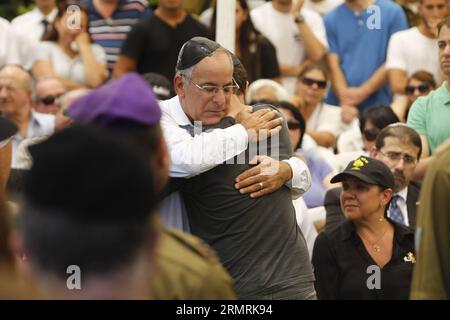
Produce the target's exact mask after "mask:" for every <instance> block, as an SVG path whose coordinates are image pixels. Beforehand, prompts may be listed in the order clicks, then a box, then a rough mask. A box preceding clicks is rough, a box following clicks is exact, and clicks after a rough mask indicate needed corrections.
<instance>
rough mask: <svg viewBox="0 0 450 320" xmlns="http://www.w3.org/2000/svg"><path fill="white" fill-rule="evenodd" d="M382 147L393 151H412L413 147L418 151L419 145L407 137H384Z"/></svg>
mask: <svg viewBox="0 0 450 320" xmlns="http://www.w3.org/2000/svg"><path fill="white" fill-rule="evenodd" d="M382 149H383V150H385V151H394V152H412V151H413V150H415V149H417V151H418V150H419V147H418V146H416V145H415V144H414V143H413V142H412V141H411V140H410V139H408V138H398V137H386V138H384V146H383V148H382Z"/></svg>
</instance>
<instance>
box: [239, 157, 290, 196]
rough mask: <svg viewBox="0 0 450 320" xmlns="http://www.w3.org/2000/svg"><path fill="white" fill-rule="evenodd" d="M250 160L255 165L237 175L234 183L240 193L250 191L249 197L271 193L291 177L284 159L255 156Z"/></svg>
mask: <svg viewBox="0 0 450 320" xmlns="http://www.w3.org/2000/svg"><path fill="white" fill-rule="evenodd" d="M252 162H254V163H255V164H257V165H256V166H255V167H253V168H251V169H248V170H246V171H245V172H243V173H241V174H240V175H239V176H237V177H236V184H235V188H236V189H239V192H240V193H242V194H247V193H250V197H251V198H258V197H261V196H264V195H266V194H269V193H272V192H274V191H276V190H278V189H279V188H281V187H282V186H283V185H284V184H285V183H286V182H287V181H289V180H290V179H291V178H292V169H291V167H290V166H289V164H288V163H287V162H285V161H277V160H274V159H272V158H270V157H268V156H256V157H255V158H254V159H253V160H252Z"/></svg>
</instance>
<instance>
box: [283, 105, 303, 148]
mask: <svg viewBox="0 0 450 320" xmlns="http://www.w3.org/2000/svg"><path fill="white" fill-rule="evenodd" d="M276 106H277V107H278V109H285V110H288V111H290V112H291V113H292V115H293V116H294V119H295V120H297V122H298V125H299V128H298V129H299V130H300V140H299V141H298V143H297V145H296V146H295V150H297V149H298V148H300V147H301V146H302V142H303V136H304V135H305V131H306V122H305V119H304V118H303V116H302V114H301V113H300V111H299V110H298V109H297V108H296V107H295V106H294V105H293V104H292V103H290V102H287V101H280V102H277V103H276Z"/></svg>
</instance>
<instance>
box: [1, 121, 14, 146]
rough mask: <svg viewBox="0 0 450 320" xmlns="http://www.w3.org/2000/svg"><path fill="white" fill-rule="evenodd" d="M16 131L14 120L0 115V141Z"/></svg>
mask: <svg viewBox="0 0 450 320" xmlns="http://www.w3.org/2000/svg"><path fill="white" fill-rule="evenodd" d="M16 132H17V126H16V125H15V123H14V122H11V121H9V120H8V119H6V118H4V117H1V116H0V141H3V140H5V139H8V138H10V137H12V136H13V135H15V134H16Z"/></svg>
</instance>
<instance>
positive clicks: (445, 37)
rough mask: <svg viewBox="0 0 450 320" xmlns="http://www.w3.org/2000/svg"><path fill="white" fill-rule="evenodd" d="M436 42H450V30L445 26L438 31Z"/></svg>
mask: <svg viewBox="0 0 450 320" xmlns="http://www.w3.org/2000/svg"><path fill="white" fill-rule="evenodd" d="M438 41H450V28H449V27H447V26H446V25H443V26H442V28H441V30H440V31H439V36H438Z"/></svg>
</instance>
